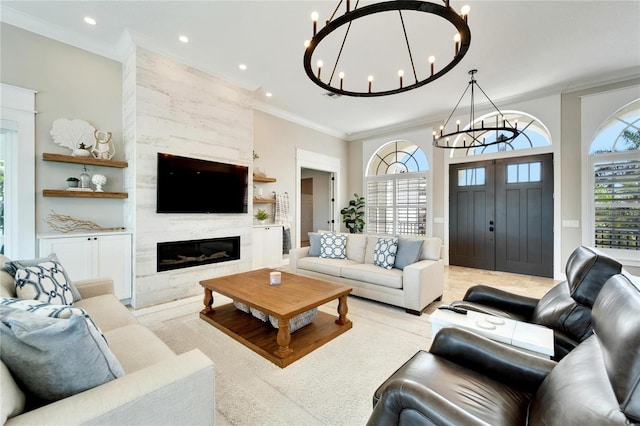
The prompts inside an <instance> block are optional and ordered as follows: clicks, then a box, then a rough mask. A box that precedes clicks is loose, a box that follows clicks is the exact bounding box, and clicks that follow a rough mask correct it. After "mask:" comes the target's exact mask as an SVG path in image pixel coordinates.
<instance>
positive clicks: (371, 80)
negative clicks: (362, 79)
mask: <svg viewBox="0 0 640 426" xmlns="http://www.w3.org/2000/svg"><path fill="white" fill-rule="evenodd" d="M367 80H368V81H369V93H371V85H372V84H373V76H372V75H370V76H369V78H367Z"/></svg>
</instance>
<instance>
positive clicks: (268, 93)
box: [264, 92, 273, 98]
mask: <svg viewBox="0 0 640 426" xmlns="http://www.w3.org/2000/svg"><path fill="white" fill-rule="evenodd" d="M264 95H265V96H266V97H267V98H270V97H272V96H273V94H272V93H271V92H267V93H265V94H264Z"/></svg>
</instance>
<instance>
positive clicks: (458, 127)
mask: <svg viewBox="0 0 640 426" xmlns="http://www.w3.org/2000/svg"><path fill="white" fill-rule="evenodd" d="M456 126H457V129H456V130H457V131H458V132H459V131H460V120H457V121H456Z"/></svg>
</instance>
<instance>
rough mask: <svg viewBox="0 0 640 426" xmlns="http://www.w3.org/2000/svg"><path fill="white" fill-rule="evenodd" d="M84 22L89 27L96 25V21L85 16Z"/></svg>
mask: <svg viewBox="0 0 640 426" xmlns="http://www.w3.org/2000/svg"><path fill="white" fill-rule="evenodd" d="M84 22H86V23H87V24H89V25H95V24H96V20H95V19H93V18H92V17H91V16H85V17H84Z"/></svg>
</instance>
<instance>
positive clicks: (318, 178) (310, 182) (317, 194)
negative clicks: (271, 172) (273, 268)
mask: <svg viewBox="0 0 640 426" xmlns="http://www.w3.org/2000/svg"><path fill="white" fill-rule="evenodd" d="M333 183H334V178H333V173H331V172H326V171H322V170H315V169H309V168H302V169H301V176H300V246H301V247H306V246H308V245H309V237H308V233H309V232H312V231H317V230H318V229H324V230H333V226H332V225H333V223H334V217H333V210H334V208H333V204H334V202H333V200H334V196H333V192H334V185H333Z"/></svg>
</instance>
